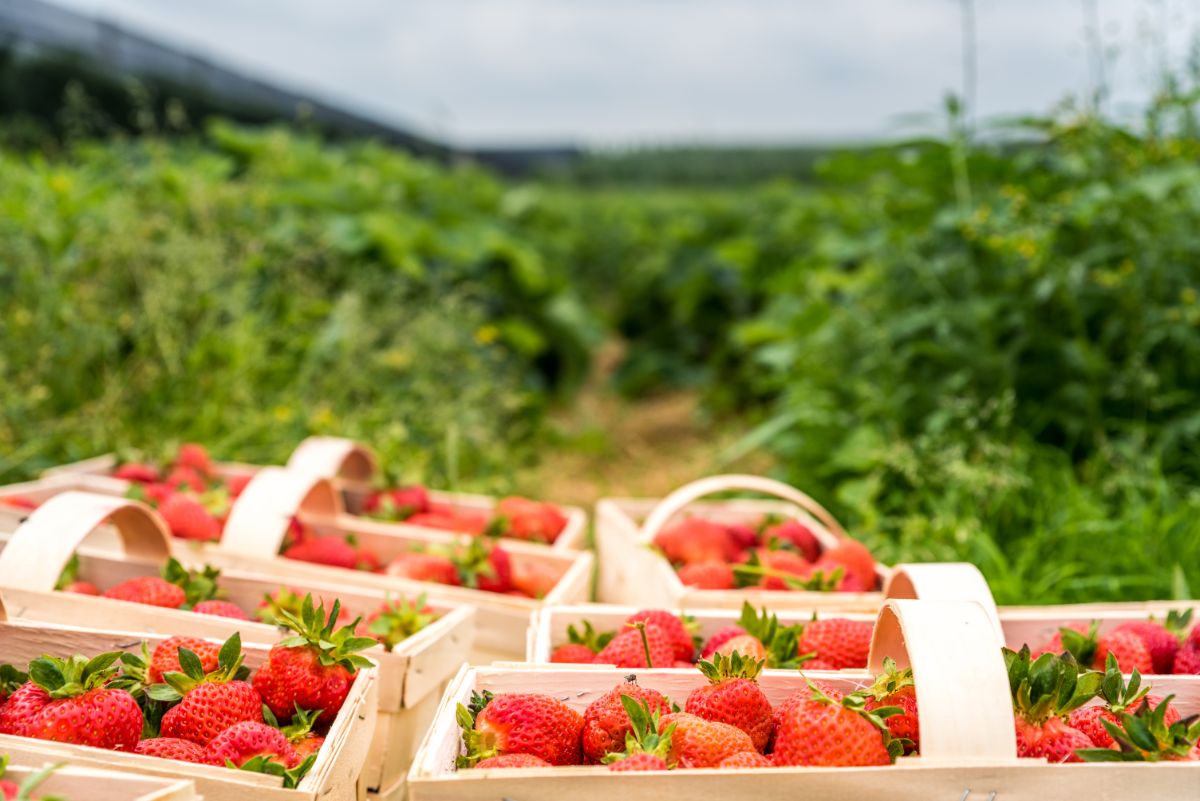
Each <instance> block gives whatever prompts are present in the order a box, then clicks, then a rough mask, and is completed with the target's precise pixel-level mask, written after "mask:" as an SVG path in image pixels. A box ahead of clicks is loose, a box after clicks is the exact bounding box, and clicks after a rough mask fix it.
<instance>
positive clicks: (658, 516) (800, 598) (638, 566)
mask: <svg viewBox="0 0 1200 801" xmlns="http://www.w3.org/2000/svg"><path fill="white" fill-rule="evenodd" d="M730 491H743V492H757V493H762V494H764V495H771V496H774V497H775V498H777V499H779V500H773V501H764V500H743V499H737V500H727V501H716V502H709V503H697V501H699V500H700V499H702V498H704V497H706V496H709V495H713V494H716V493H722V492H730ZM685 510H686V511H692V512H696V513H698V514H699V515H701V516H703V517H704V518H706V519H709V520H715V521H718V522H740V521H749V520H758V519H760V518H762V517H763V516H764V515H767V514H781V515H785V516H787V517H790V518H796V519H799V520H801V521H802V522H803V523H804V524H805V525H806V526H808V527H809V528H810V529H811V530H812V532H813V534H815V535H816V537H817V539H818V540H819V541H820V543H821V545H822V546H823V547H824V548H829V547H832V546H834V545H836V544H837V542H838V541H839V540H844V539H847V538H848V537H847V535H846V532H845V531H844V530H843V529H842V527H841V526H840V525H839V524H838V522H837V521H836V520H835V519H834V518H833V515H831V514H830V513H829V512H828V511H826V510H825V508H824V507H823V506H821V505H820V504H819V503H817V502H816V501H815V500H813V499H812V498H810V497H809V496H808V495H805V494H804V493H803V492H800V491H799V490H797V489H795V488H793V487H790V486H788V485H787V484H784V483H782V482H779V481H774V480H772V479H769V478H762V477H760V476H746V475H726V476H712V477H710V478H704V479H700V480H699V481H694V482H692V483H691V484H687V485H685V486H683V487H680V488H679V489H677V490H675V492H673V493H671V494H670V495H668V496H667V497H666V498H663V499H662V500H661V501H655V500H646V499H619V498H605V499H602V500H600V501H599V502H598V503H597V504H596V549H597V551H598V552H599V558H600V582H599V593H598V595H599V598H600V600H601V601H605V602H607V603H616V604H627V605H636V606H642V607H646V606H656V607H660V608H664V609H671V608H681V609H740V608H741V606H742V602H743V601H749V602H750V603H752V604H754V605H755V606H760V607H766V608H768V609H774V610H782V609H813V608H822V607H837V608H838V609H841V610H843V611H861V612H874V611H876V610H877V609H879V606H880V604H881V603H882V602H883V595H882V594H881V593H879V592H862V593H850V592H784V591H776V590H760V589H754V588H746V589H739V590H699V589H695V588H694V587H688V586H686V585H684V584H683V582H681V581H680V580H679V577H678V576H677V575H675V570H674V568H672V567H671V564H670V562H668V561H667V560H666V559H665V558H663V556H662V555H661V554H659V553H658V552H657V551H655V550H654V549H653V548H652V547H651V545H652V543H653V542H654V537H655V535H657V534H658V532H659V531H660V530H661V529H662V528H663V527H664V526H666V525H667V524H668V523H670V522H671V521H672V520H673V519H675V517H676V516H677V515H679V514H680V513H681V512H684V511H685ZM879 576H880V578H881V579H886V577H887V572H886V569H884V568H880V573H879Z"/></svg>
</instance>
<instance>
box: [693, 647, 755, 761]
mask: <svg viewBox="0 0 1200 801" xmlns="http://www.w3.org/2000/svg"><path fill="white" fill-rule="evenodd" d="M764 664H765V663H764V662H762V661H759V660H756V659H752V658H744V657H743V656H742V655H741V654H740V653H737V652H734V653H733V655H732V656H729V657H726V656H724V655H723V654H721V653H716V654H714V655H713V658H712V661H711V662H700V663H699V665H697V667H699V668H700V672H701V673H703V674H704V676H705V677H706V678H707V679H708V681H709V684H708V685H707V686H704V687H697V688H696V689H694V690H692V691H691V693H689V694H688V698H687V705H686V706H685V710H686V711H687V712H688V713H690V714H692V715H696V716H698V717H701V718H704V719H705V720H712V721H716V722H718V723H728V724H729V725H731V726H736V727H737V728H739V729H741V730H742V731H744V732H746V734H748V735H749V736H750V741H751V742H753V743H754V748H755V749H756V750H757V751H759V752H761V751H763V749H765V748H766V747H767V741H768V740H769V739H770V737H771V712H772V710H771V702H770V701H768V700H767V696H766V695H764V694H763V691H762V689H761V688H760V687H759V686H758V674H759V673H760V672H761V671H762V669H763V665H764Z"/></svg>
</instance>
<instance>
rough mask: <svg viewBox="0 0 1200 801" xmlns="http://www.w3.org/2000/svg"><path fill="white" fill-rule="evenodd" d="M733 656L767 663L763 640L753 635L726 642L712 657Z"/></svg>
mask: <svg viewBox="0 0 1200 801" xmlns="http://www.w3.org/2000/svg"><path fill="white" fill-rule="evenodd" d="M733 654H741V655H742V656H744V657H748V658H750V659H756V660H760V661H765V660H766V658H767V649H766V646H764V645H763V644H762V640H760V639H758V638H757V637H755V636H753V635H751V634H743V635H741V636H740V637H734V638H733V639H732V640H726V641H725V643H724V644H722V645H721V646H720V647H719V648H717V650H715V651H713V653H712V656H732V655H733Z"/></svg>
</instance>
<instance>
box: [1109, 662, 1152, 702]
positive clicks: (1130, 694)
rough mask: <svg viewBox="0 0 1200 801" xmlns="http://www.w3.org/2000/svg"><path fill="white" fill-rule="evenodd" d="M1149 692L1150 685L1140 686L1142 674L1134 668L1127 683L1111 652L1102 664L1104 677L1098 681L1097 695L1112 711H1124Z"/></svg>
mask: <svg viewBox="0 0 1200 801" xmlns="http://www.w3.org/2000/svg"><path fill="white" fill-rule="evenodd" d="M1149 692H1150V685H1148V684H1147V685H1146V686H1142V674H1141V672H1140V671H1138V670H1137V669H1136V668H1134V671H1133V673H1131V674H1130V675H1129V683H1128V684H1126V683H1125V676H1124V675H1122V673H1121V668H1120V667H1118V665H1117V658H1116V657H1115V656H1113V655H1112V654H1111V653H1109V655H1108V659H1107V661H1106V662H1105V664H1104V679H1103V680H1102V681H1101V682H1100V692H1099V695H1100V697H1101V698H1103V699H1104V701H1105V704H1106V705H1107V706H1108V708H1109V709H1110V710H1111V711H1113V712H1124V711H1125V710H1126V709H1132V708H1133V706H1134V705H1135V704H1136V703H1137V702H1138V701H1140V700H1142V698H1144V697H1145V696H1146V694H1147V693H1149Z"/></svg>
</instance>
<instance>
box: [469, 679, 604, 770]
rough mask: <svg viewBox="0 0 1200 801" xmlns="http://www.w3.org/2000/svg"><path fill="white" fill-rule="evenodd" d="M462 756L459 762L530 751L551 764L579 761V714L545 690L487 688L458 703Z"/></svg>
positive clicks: (470, 761) (581, 718) (567, 763)
mask: <svg viewBox="0 0 1200 801" xmlns="http://www.w3.org/2000/svg"><path fill="white" fill-rule="evenodd" d="M456 718H457V720H458V724H459V726H460V727H462V730H463V744H464V745H465V746H466V755H465V756H461V757H459V759H458V762H459V767H471V766H473V765H475V764H476V763H478V762H479V761H480V760H483V759H487V758H488V757H492V756H503V755H505V754H532V755H534V756H536V757H541V758H542V759H544V760H546V761H547V762H549V763H550V764H551V765H578V764H579V761H580V734H581V732H582V730H583V716H582V715H580V714H579V713H578V712H576V711H575V710H574V709H572V708H571V707H569V706H567V705H566V704H564V703H563V702H562V701H559V700H558V699H557V698H552V697H550V696H548V695H541V694H538V693H501V694H500V695H495V696H493V695H492V694H491V693H489V692H486V691H485V692H484V693H482V694H474V695H472V697H471V704H470V706H469V707H468V706H463V705H462V704H459V705H458V711H457V714H456Z"/></svg>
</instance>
